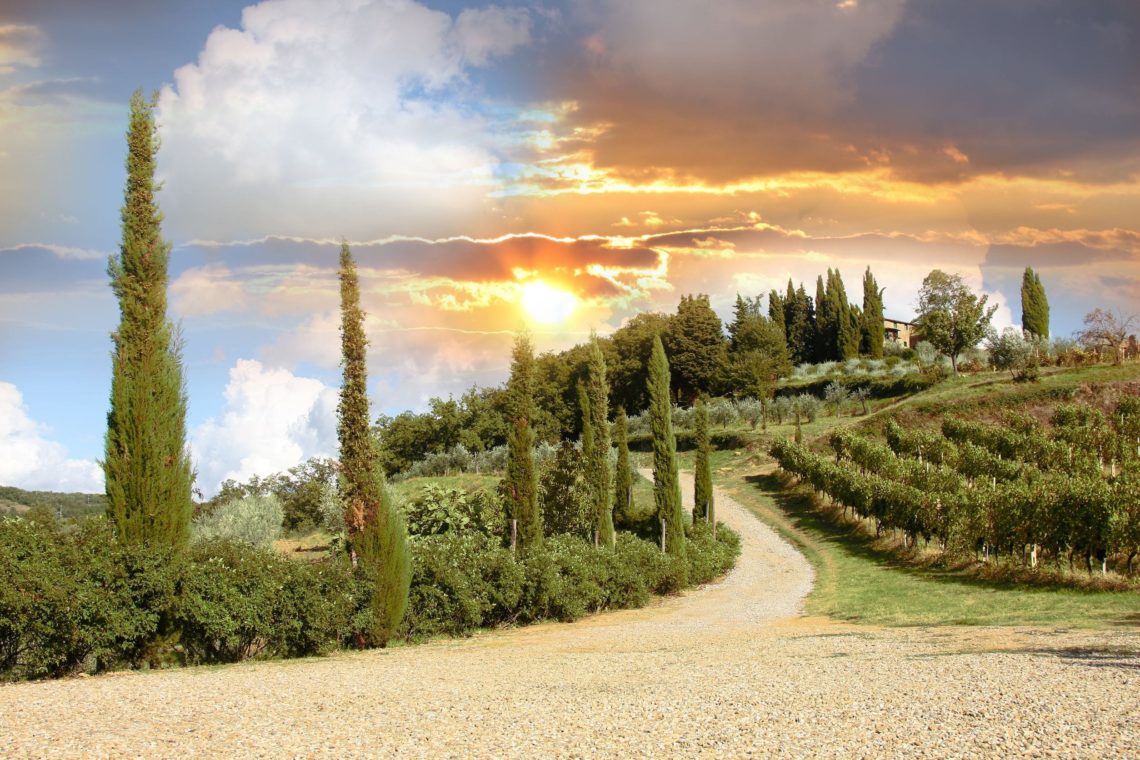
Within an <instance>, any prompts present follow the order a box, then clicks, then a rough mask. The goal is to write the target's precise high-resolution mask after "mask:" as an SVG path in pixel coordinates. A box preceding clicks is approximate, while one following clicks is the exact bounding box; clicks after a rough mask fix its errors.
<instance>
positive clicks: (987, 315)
mask: <svg viewBox="0 0 1140 760" xmlns="http://www.w3.org/2000/svg"><path fill="white" fill-rule="evenodd" d="M988 298H989V296H984V295H983V296H981V297H980V298H979V297H978V296H977V295H976V294H974V293H973V292H972V291H971V290H970V288H969V287H968V286H967V285H966V283H965V281H964V280H963V279H962V277H961V275H957V274H946V273H945V272H943V271H942V270H940V269H935V270H933V271H932V272H931V273H930V274H928V275H927V276H926V278H925V279H924V280H923V281H922V288H921V289H920V290H919V291H918V318H917V319H916V320H915V321H916V322H917V324H918V330H919V332H920V333H921V334H922V337H923V339H924V340H926V341H929V342H930V344H931V345H932V346H934V348H935V349H937V350H938V351H940V352H941V353H943V354H945V355H946V356H948V357H949V358H950V364H951V366H952V367H953V368H954V373H955V374H957V373H958V357H959V356H960V355H961V353H962V352H963V351H965V350H966V349H967V348H972V347H973V346H976V345H977V344H978V342H979V341H981V340H982V338H984V337H985V335H986V332H987V330H988V329H989V325H990V319H991V318H992V317H993V315H994V312H995V311H997V306H991V307H989V308H988V309H987V308H986V301H987V300H988Z"/></svg>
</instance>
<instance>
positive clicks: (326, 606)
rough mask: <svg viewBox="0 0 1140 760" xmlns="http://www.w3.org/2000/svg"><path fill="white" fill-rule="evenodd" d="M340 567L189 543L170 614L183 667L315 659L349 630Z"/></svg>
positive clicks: (344, 573) (348, 601) (218, 543)
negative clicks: (254, 660) (259, 658)
mask: <svg viewBox="0 0 1140 760" xmlns="http://www.w3.org/2000/svg"><path fill="white" fill-rule="evenodd" d="M349 577H350V571H349V568H348V566H347V562H343V561H339V560H338V561H328V562H326V563H322V564H320V565H315V566H307V565H303V564H301V563H295V562H290V561H289V560H287V559H285V558H283V557H281V556H280V555H278V554H276V553H275V552H272V551H266V550H263V549H258V548H255V547H252V546H249V545H246V544H244V543H240V542H236V541H226V540H212V541H205V542H201V543H198V544H196V545H195V546H194V547H193V548H192V550H191V552H190V556H189V557H188V561H187V563H186V564H185V565H184V567H183V568H182V572H181V573H180V575H179V579H178V580H179V586H180V589H179V593H178V595H177V596H176V597H175V599H174V602H173V604H172V608H171V610H170V612H169V615H170V621H171V625H172V627H173V629H174V630H176V631H178V634H179V636H178V641H179V643H180V645H181V647H182V649H183V650H184V656H185V660H186V662H188V663H191V664H197V663H219V662H238V661H239V660H243V659H247V658H250V657H257V656H265V657H270V656H299V655H309V654H318V653H320V652H321V651H324V650H325V649H327V648H330V647H331V646H333V645H335V643H336V641H337V640H338V639H339V638H341V636H342V635H343V634H344V633H345V632H347V631H348V629H349V626H350V615H351V612H352V610H353V606H354V599H353V594H352V592H351V590H352V588H353V586H352V583H351V582H350V580H349Z"/></svg>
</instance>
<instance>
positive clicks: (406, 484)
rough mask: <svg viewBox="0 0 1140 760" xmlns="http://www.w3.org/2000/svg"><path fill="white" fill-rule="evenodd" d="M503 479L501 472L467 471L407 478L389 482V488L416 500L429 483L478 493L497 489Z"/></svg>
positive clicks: (398, 495)
mask: <svg viewBox="0 0 1140 760" xmlns="http://www.w3.org/2000/svg"><path fill="white" fill-rule="evenodd" d="M501 479H502V474H501V473H493V474H490V475H474V474H470V473H467V474H459V475H445V476H440V477H431V478H407V479H405V480H400V481H397V482H394V483H389V485H388V488H389V489H391V491H392V493H393V495H395V496H396V497H397V498H399V499H403V500H414V499H416V498H418V497H419V496H420V495H421V494H423V492H424V489H425V488H427V487H428V486H429V485H433V486H436V487H438V488H444V489H452V488H454V489H458V490H461V491H468V492H470V493H477V492H480V491H493V490H495V488H496V487H497V486H498V485H499V480H501Z"/></svg>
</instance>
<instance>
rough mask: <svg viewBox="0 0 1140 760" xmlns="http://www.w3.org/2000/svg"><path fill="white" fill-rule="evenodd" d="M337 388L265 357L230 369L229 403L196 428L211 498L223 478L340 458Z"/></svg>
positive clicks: (201, 479) (193, 441)
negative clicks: (268, 363)
mask: <svg viewBox="0 0 1140 760" xmlns="http://www.w3.org/2000/svg"><path fill="white" fill-rule="evenodd" d="M336 407H337V391H336V389H334V388H330V387H328V386H327V385H325V384H324V383H322V382H321V381H320V380H316V379H314V378H308V377H298V376H296V375H294V374H293V373H292V372H289V371H288V370H285V369H280V368H271V367H266V366H264V365H263V364H262V363H261V362H259V361H254V360H249V359H239V360H238V361H237V363H236V364H235V365H234V366H233V367H232V368H231V369H230V373H229V383H228V384H227V385H226V389H225V406H224V408H223V410H222V412H221V414H219V415H218V416H216V417H211V418H210V419H208V420H206V422H204V423H202V424H201V425H199V426H198V427H196V428H195V429H194V431H193V432H192V434H191V436H190V448H191V451H192V453H193V458H194V465H195V467H196V468H197V471H198V487H199V488H201V489H202V491H203V493H204V494H206V495H207V496H210V495H212V494H213V493H215V492H216V491H217V488H218V486H219V485H220V484H221V482H222V481H223V480H226V479H228V478H233V479H235V480H246V479H248V478H249V477H250V476H252V475H271V474H273V473H275V472H281V471H283V470H287V469H289V468H290V467H292V466H294V465H296V464H299V463H301V462H303V461H305V460H306V459H308V458H310V457H314V456H334V455H335V454H336V451H337V439H336Z"/></svg>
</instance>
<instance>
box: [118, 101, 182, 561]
mask: <svg viewBox="0 0 1140 760" xmlns="http://www.w3.org/2000/svg"><path fill="white" fill-rule="evenodd" d="M154 108H155V99H153V98H152V99H151V100H146V99H145V98H144V97H143V95H142V93H141V91H137V90H136V91H135V93H134V95H132V96H131V115H130V127H129V130H128V132H127V187H126V192H125V197H124V202H123V210H122V222H123V241H122V245H121V246H120V248H119V255H118V256H117V257H116V256H112V257H111V259H110V261H109V262H108V265H107V273H108V274H109V275H110V278H111V289H112V290H113V291H114V293H115V296H116V298H118V301H119V314H120V317H119V328H118V329H117V330H116V331H115V332H114V333H113V334H112V335H111V340H112V342H113V344H114V356H113V359H112V373H113V374H112V377H111V408H110V411H108V413H107V435H106V440H105V455H104V459H103V475H104V480H105V484H106V486H105V487H106V493H107V515H108V517H109V518H110V520H111V522H112V523H113V525H114V527H115V533H116V535H117V536H118V539H119V540H120V541H123V542H126V543H132V544H152V545H161V546H171V547H175V548H180V547H183V546H185V544H186V542H187V540H188V539H189V536H190V517H191V514H192V512H193V502H192V501H191V488H192V486H193V482H194V473H193V470H192V469H191V465H190V455H189V453H188V451H187V449H186V391H185V387H184V383H183V379H182V358H181V356H180V351H179V345H178V341H177V338H176V334H175V330H174V327H173V326H172V325H171V324H170V322H169V321H168V320H167V318H166V282H167V271H166V270H167V264H168V263H169V260H170V244H169V243H167V242H166V241H165V240H163V239H162V213H161V212H160V211H159V210H158V205H157V203H156V202H155V199H154V195H155V192H156V190H157V188H156V186H155V183H154V168H155V154H156V152H157V150H158V136H157V134H156V129H155V124H154Z"/></svg>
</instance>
